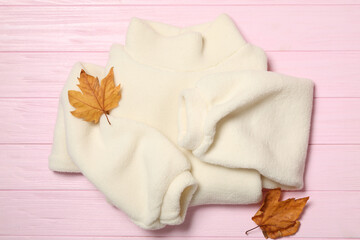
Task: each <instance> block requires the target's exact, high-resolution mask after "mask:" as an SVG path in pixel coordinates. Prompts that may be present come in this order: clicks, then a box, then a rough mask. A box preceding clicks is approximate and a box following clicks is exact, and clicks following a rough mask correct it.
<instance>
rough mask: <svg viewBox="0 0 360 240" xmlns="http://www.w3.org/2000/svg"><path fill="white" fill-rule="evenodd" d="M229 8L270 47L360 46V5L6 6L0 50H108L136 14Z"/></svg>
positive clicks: (193, 19)
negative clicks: (359, 26)
mask: <svg viewBox="0 0 360 240" xmlns="http://www.w3.org/2000/svg"><path fill="white" fill-rule="evenodd" d="M205 9H206V11H204V10H205ZM154 11H156V14H154ZM224 12H225V13H228V14H229V15H230V16H231V17H232V18H233V19H234V21H235V22H236V23H237V24H238V26H239V29H240V32H241V33H242V34H243V35H244V36H245V38H246V39H247V40H248V41H249V42H251V43H253V44H255V45H259V46H261V47H262V48H264V49H265V50H282V51H284V50H332V51H338V50H360V41H358V39H359V38H360V28H358V27H350V26H352V25H353V24H354V22H360V5H351V6H347V5H336V6H332V5H309V6H302V5H299V6H292V5H275V6H257V7H256V9H255V8H254V6H223V5H220V6H206V8H205V7H203V6H181V5H180V6H163V5H161V6H152V5H151V6H143V5H140V6H136V5H135V6H103V5H100V6H72V7H68V6H38V7H28V6H3V7H1V8H0V29H1V41H2V44H1V45H0V51H107V50H108V49H109V47H110V45H111V44H112V43H114V42H124V37H125V34H126V28H127V26H128V22H129V20H130V19H131V17H133V16H137V17H140V18H146V19H151V20H154V21H161V22H166V23H168V24H173V25H178V26H187V25H192V24H197V23H203V22H207V21H210V20H212V19H214V18H215V17H216V16H217V15H219V14H221V13H224ZM174 13H176V14H174ZM284 23H286V24H284ZM295 26H296V27H295ZM345 26H349V27H345ZM29 43H31V44H29Z"/></svg>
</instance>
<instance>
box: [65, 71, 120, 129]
mask: <svg viewBox="0 0 360 240" xmlns="http://www.w3.org/2000/svg"><path fill="white" fill-rule="evenodd" d="M78 80H79V82H80V84H78V85H77V86H78V87H79V88H80V90H81V92H79V91H75V90H69V91H68V97H69V102H70V104H71V105H72V106H73V107H74V108H75V110H74V111H71V113H72V115H74V116H75V117H77V118H82V119H84V120H85V121H88V122H94V123H98V122H99V119H100V117H101V115H102V114H105V116H106V119H107V121H108V122H109V124H110V125H111V123H110V121H109V118H108V116H107V115H108V114H109V111H110V110H111V109H113V108H115V107H117V106H118V105H119V100H120V98H121V95H120V84H119V85H118V86H117V87H116V86H115V82H114V68H113V67H112V68H111V69H110V71H109V73H108V75H107V76H106V77H105V78H103V79H102V80H101V85H99V79H98V78H97V77H96V78H95V77H93V76H91V75H89V74H87V73H86V72H85V71H84V70H83V69H81V73H80V77H79V78H78Z"/></svg>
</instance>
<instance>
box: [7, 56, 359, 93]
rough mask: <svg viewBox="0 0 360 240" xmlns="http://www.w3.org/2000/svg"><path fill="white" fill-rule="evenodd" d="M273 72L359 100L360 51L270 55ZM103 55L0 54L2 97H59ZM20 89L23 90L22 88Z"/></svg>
mask: <svg viewBox="0 0 360 240" xmlns="http://www.w3.org/2000/svg"><path fill="white" fill-rule="evenodd" d="M267 55H268V59H269V68H270V70H271V71H275V72H279V73H284V74H288V75H293V76H298V77H306V78H309V79H312V80H313V81H314V82H315V84H316V88H315V95H316V97H360V81H358V79H359V76H360V68H359V67H358V65H359V62H360V52H267ZM107 57H108V53H107V52H106V51H104V52H56V53H48V52H0V75H1V76H2V78H3V79H4V80H3V81H0V97H58V96H59V92H60V91H61V89H62V86H63V84H64V83H65V81H66V78H67V75H68V73H69V71H70V69H71V67H72V65H73V64H74V63H75V62H77V61H82V62H91V63H95V64H98V65H102V66H104V65H105V64H106V62H107ZM19 86H21V87H19Z"/></svg>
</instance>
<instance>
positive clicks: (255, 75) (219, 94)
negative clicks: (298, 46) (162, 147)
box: [179, 70, 313, 189]
mask: <svg viewBox="0 0 360 240" xmlns="http://www.w3.org/2000/svg"><path fill="white" fill-rule="evenodd" d="M312 101H313V82H312V81H310V80H307V79H299V78H295V77H291V76H287V75H282V74H278V73H274V72H267V71H254V70H246V71H239V72H228V73H220V74H212V75H209V76H205V77H203V78H202V79H201V80H199V81H198V82H197V83H196V86H195V87H194V88H190V89H187V90H184V91H183V92H182V93H181V97H180V109H179V145H180V146H182V147H184V148H186V149H189V150H191V151H192V152H193V154H194V155H195V156H197V157H198V158H200V159H201V160H203V161H205V162H208V163H211V164H216V165H220V166H224V167H228V168H246V169H256V170H257V171H258V172H259V173H260V174H261V175H262V176H264V177H266V178H267V179H268V180H267V181H264V183H263V185H264V187H270V188H271V187H273V184H274V183H277V184H280V185H284V186H282V187H283V188H294V189H300V188H302V187H303V172H304V166H305V159H306V153H307V147H308V139H309V132H310V120H311V112H312ZM269 180H270V181H269Z"/></svg>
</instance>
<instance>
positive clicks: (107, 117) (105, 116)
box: [104, 112, 111, 125]
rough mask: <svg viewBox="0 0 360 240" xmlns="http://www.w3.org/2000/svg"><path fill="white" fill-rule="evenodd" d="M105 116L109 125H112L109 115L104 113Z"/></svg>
mask: <svg viewBox="0 0 360 240" xmlns="http://www.w3.org/2000/svg"><path fill="white" fill-rule="evenodd" d="M104 114H105V117H106V119H107V121H108V123H109V124H110V125H111V123H110V121H109V118H108V116H107V114H106V113H105V112H104Z"/></svg>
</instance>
